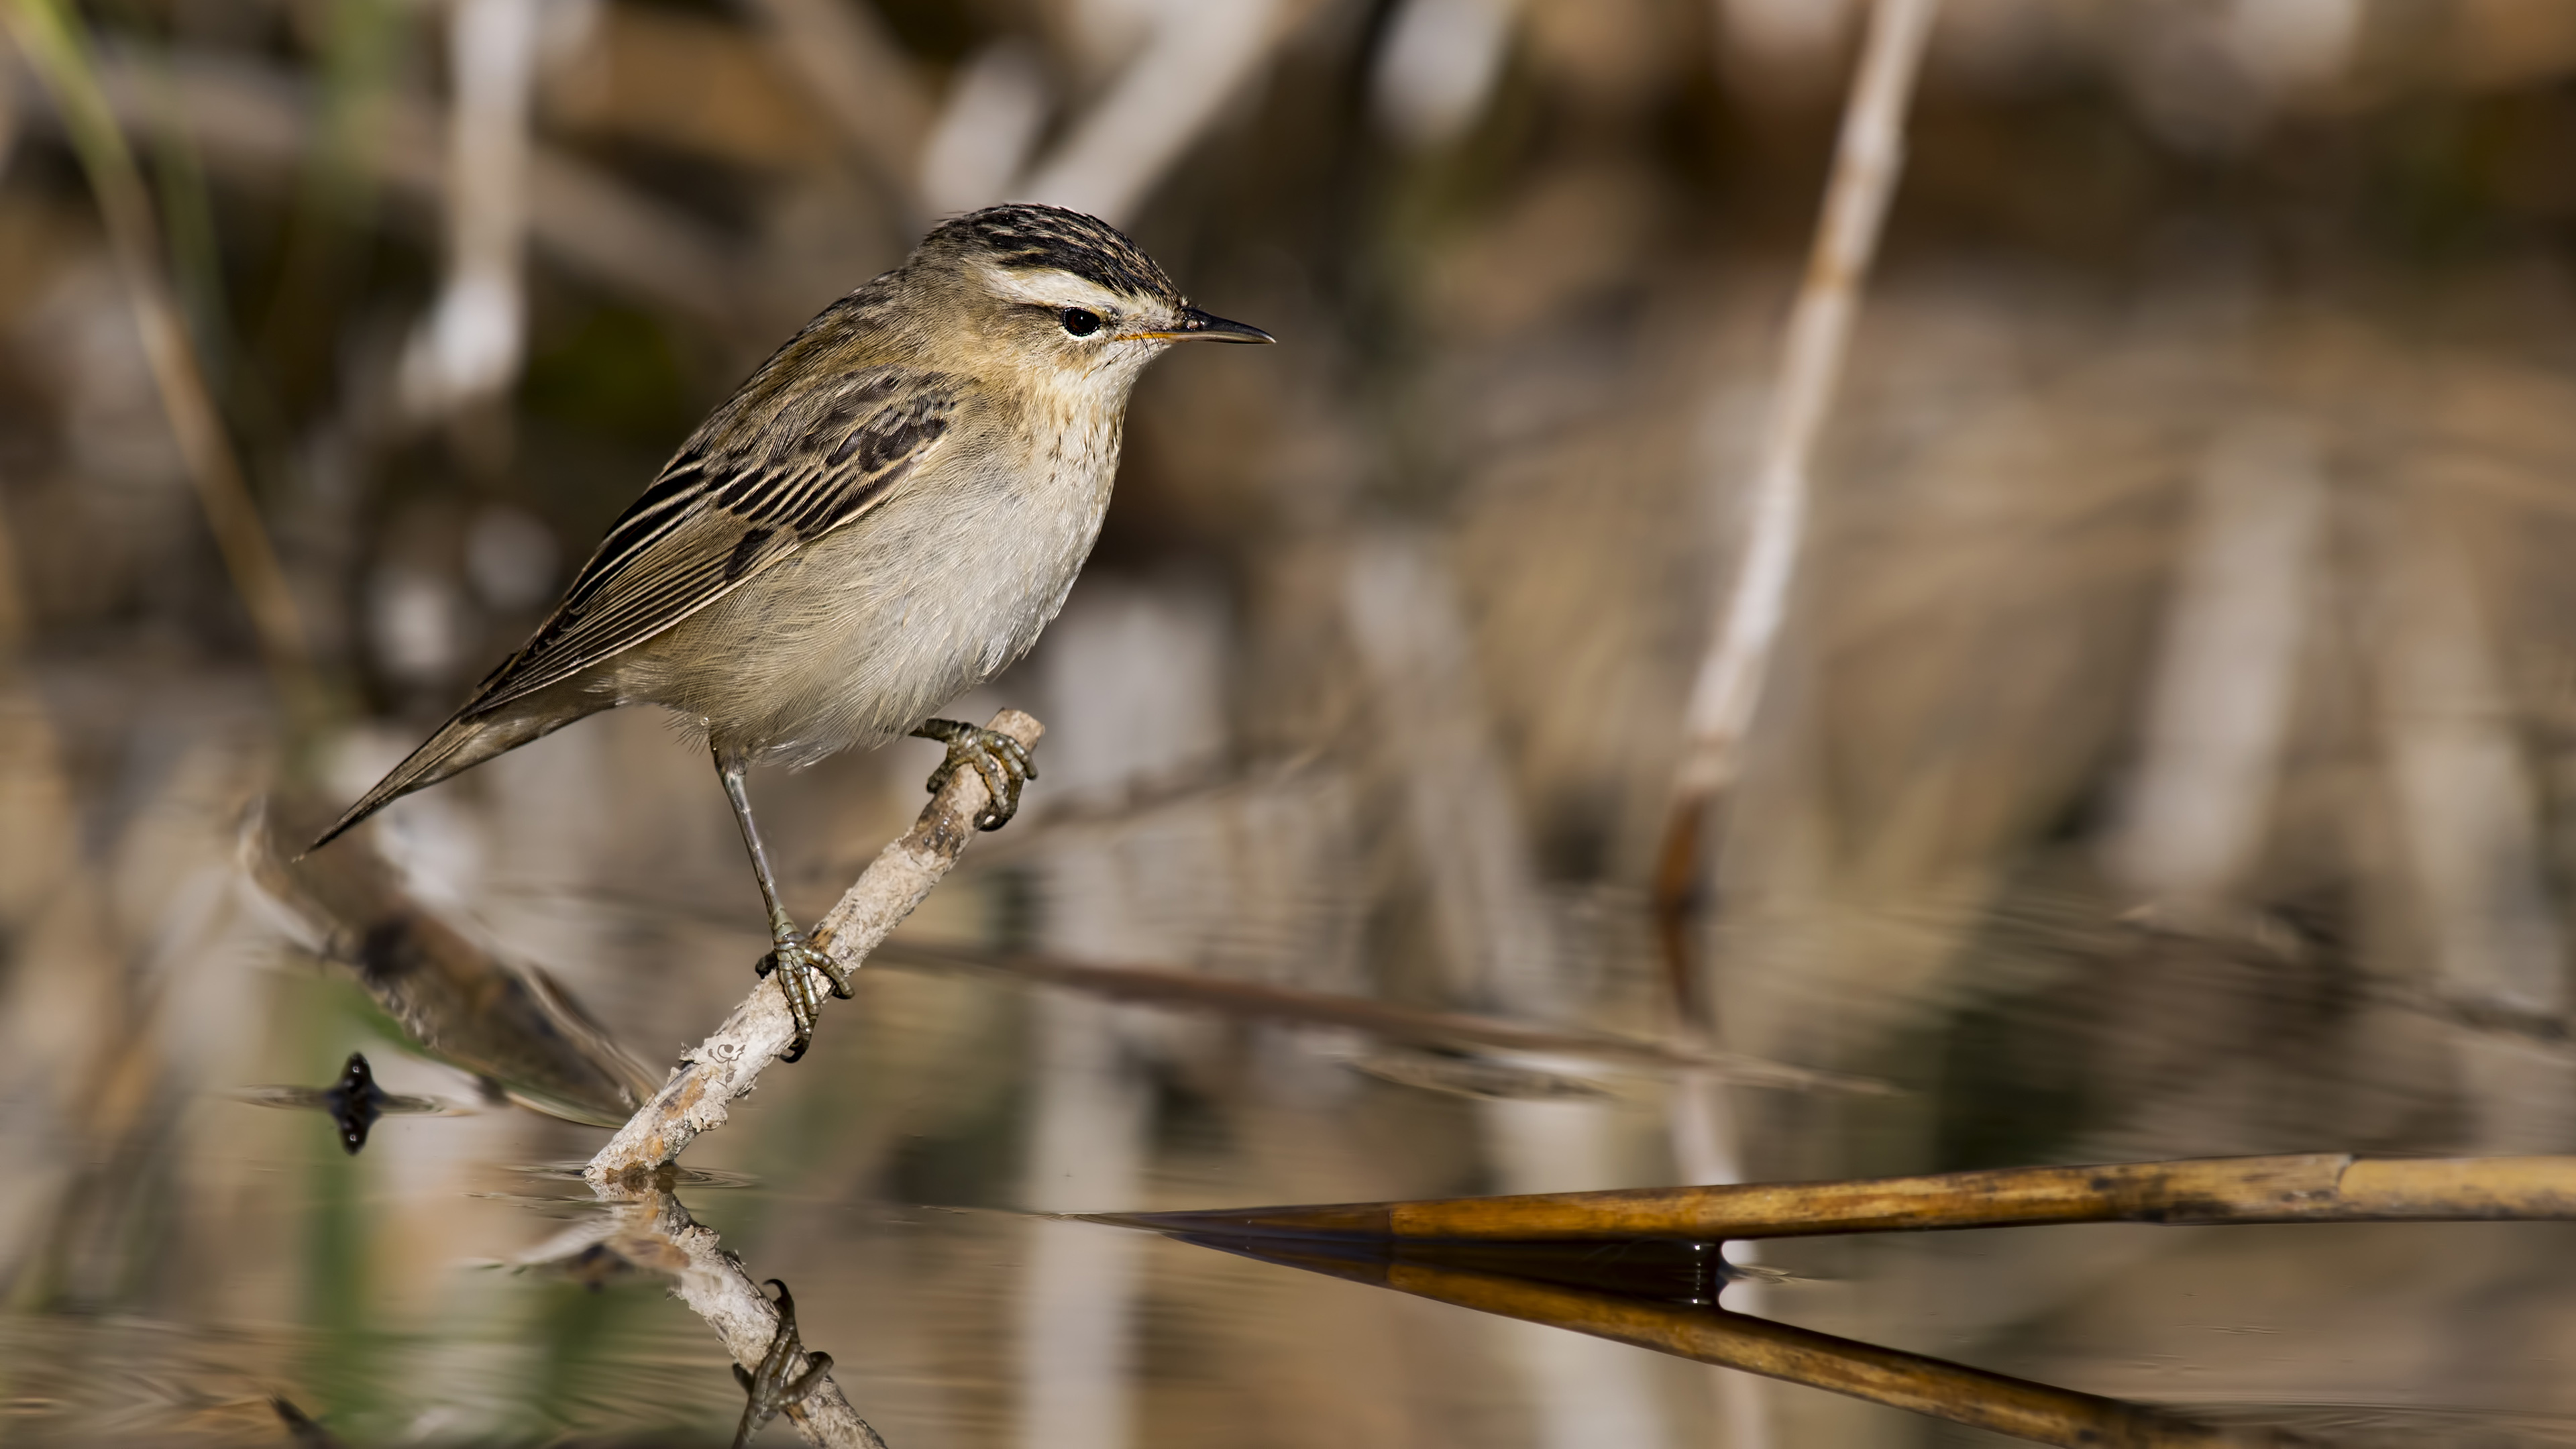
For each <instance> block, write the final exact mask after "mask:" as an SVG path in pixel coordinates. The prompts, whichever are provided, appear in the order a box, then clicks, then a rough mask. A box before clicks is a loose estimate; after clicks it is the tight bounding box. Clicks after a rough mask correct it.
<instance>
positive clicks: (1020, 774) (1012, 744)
mask: <svg viewBox="0 0 2576 1449" xmlns="http://www.w3.org/2000/svg"><path fill="white" fill-rule="evenodd" d="M913 734H914V735H916V736H918V737H920V738H922V739H929V740H938V741H940V742H942V743H944V744H946V745H947V746H948V758H946V759H945V760H942V761H940V763H939V768H938V769H936V770H933V771H931V772H930V793H932V794H934V795H936V794H938V793H939V792H940V791H941V790H942V789H945V788H946V787H947V785H948V782H949V781H950V780H952V779H955V778H956V776H957V769H958V767H959V766H960V765H964V766H969V767H971V768H972V769H973V770H974V771H975V773H976V775H977V776H978V777H980V778H981V779H982V780H983V782H984V790H985V793H986V795H987V796H988V797H989V798H988V799H987V800H986V802H985V804H984V808H983V809H982V810H980V811H978V812H976V815H975V828H976V829H978V830H999V829H1001V828H1002V827H1003V826H1005V825H1007V824H1009V823H1010V821H1011V817H1012V816H1014V815H1016V814H1018V813H1019V809H1020V787H1021V786H1023V785H1025V784H1026V783H1027V782H1029V781H1031V780H1034V779H1036V778H1037V777H1038V767H1037V761H1036V760H1035V759H1033V758H1031V756H1030V754H1029V747H1028V746H1026V745H1024V744H1021V743H1020V742H1019V741H1018V740H1015V739H1013V738H1011V737H1010V736H1009V735H1006V734H1003V733H1002V732H1001V731H999V730H988V729H985V728H983V727H981V726H979V725H970V724H964V723H961V722H959V721H957V720H953V719H934V720H929V721H927V722H925V723H924V724H923V725H922V727H921V728H919V729H917V730H914V731H913Z"/></svg>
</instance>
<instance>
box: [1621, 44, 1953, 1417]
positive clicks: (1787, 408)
mask: <svg viewBox="0 0 2576 1449" xmlns="http://www.w3.org/2000/svg"><path fill="white" fill-rule="evenodd" d="M1937 9H1938V0H1877V3H1876V4H1875V5H1874V6H1873V7H1872V9H1871V12H1870V23H1869V33H1868V36H1867V38H1866V40H1865V41H1864V44H1863V49H1862V53H1861V61H1860V70H1859V73H1858V75H1857V76H1856V77H1855V79H1854V80H1853V83H1852V87H1851V90H1850V92H1849V94H1848V95H1847V96H1846V97H1845V99H1844V105H1843V118H1842V130H1841V134H1840V137H1839V138H1838V140H1837V143H1836V147H1835V155H1834V170H1833V176H1832V179H1831V180H1830V181H1829V182H1828V183H1827V187H1826V191H1825V204H1824V214H1823V216H1822V217H1821V219H1820V220H1819V222H1818V224H1817V228H1816V235H1815V240H1814V242H1813V244H1812V246H1811V247H1810V249H1809V252H1808V257H1807V271H1806V276H1805V278H1804V280H1803V281H1802V282H1801V283H1800V286H1799V289H1798V298H1797V301H1796V303H1795V305H1794V306H1793V307H1792V309H1791V311H1790V314H1789V326H1788V331H1787V334H1786V336H1785V337H1784V339H1783V341H1782V345H1781V352H1780V368H1779V373H1778V376H1777V378H1776V380H1775V381H1774V383H1773V387H1772V393H1771V400H1770V409H1769V413H1768V415H1767V416H1766V418H1765V419H1764V425H1763V434H1762V442H1761V450H1760V452H1759V453H1758V454H1757V459H1758V461H1757V464H1756V471H1755V473H1754V478H1753V486H1752V489H1751V492H1750V499H1749V503H1750V507H1749V509H1748V513H1749V517H1748V519H1747V532H1746V536H1745V543H1744V552H1743V557H1742V558H1741V560H1740V561H1739V562H1738V564H1737V566H1736V572H1735V581H1734V585H1733V587H1732V588H1731V589H1730V590H1729V591H1728V593H1727V596H1726V598H1725V601H1724V603H1723V604H1722V606H1721V607H1720V610H1719V613H1718V617H1717V620H1716V624H1715V628H1714V630H1713V632H1712V634H1711V637H1710V640H1709V644H1708V651H1707V653H1706V654H1705V655H1703V656H1702V658H1701V660H1700V668H1699V676H1698V678H1697V680H1696V681H1695V682H1694V683H1693V685H1692V689H1691V696H1690V704H1689V712H1688V714H1687V715H1686V716H1685V717H1684V721H1683V730H1684V739H1683V744H1682V749H1681V759H1680V763H1679V766H1678V768H1677V769H1676V771H1675V775H1674V781H1673V803H1672V811H1671V814H1670V816H1669V819H1668V823H1667V825H1666V827H1665V832H1664V844H1663V851H1662V856H1661V859H1660V861H1659V863H1658V866H1657V870H1656V880H1655V893H1654V907H1655V925H1656V935H1657V939H1658V941H1659V944H1660V945H1661V947H1662V949H1663V955H1664V966H1665V971H1666V975H1667V979H1668V982H1669V989H1670V991H1671V994H1672V1000H1673V1010H1674V1017H1675V1020H1676V1022H1677V1023H1678V1026H1679V1030H1680V1032H1681V1035H1682V1037H1683V1039H1684V1040H1685V1041H1687V1042H1691V1043H1705V1042H1706V1041H1708V1040H1709V1039H1710V1038H1711V1037H1712V1036H1713V1033H1714V1026H1713V1023H1712V1022H1711V1021H1710V1020H1709V1017H1708V1011H1707V1007H1706V1003H1705V1002H1704V1001H1703V999H1702V991H1701V989H1700V983H1699V981H1698V975H1699V973H1698V970H1697V968H1696V963H1695V961H1694V959H1693V952H1692V949H1691V947H1692V933H1693V930H1694V927H1695V926H1696V924H1697V921H1696V919H1695V918H1696V916H1697V911H1696V906H1697V904H1698V901H1699V899H1700V894H1701V890H1702V888H1703V883H1704V882H1706V881H1707V880H1708V879H1709V878H1710V877H1711V875H1712V874H1713V868H1712V864H1711V862H1710V861H1708V860H1707V859H1706V858H1705V857H1706V856H1707V855H1708V854H1710V853H1711V852H1710V851H1708V850H1707V849H1705V846H1706V845H1707V842H1708V840H1709V838H1711V837H1713V836H1714V834H1715V830H1714V829H1713V827H1712V817H1713V816H1715V815H1716V814H1717V813H1718V809H1719V807H1720V805H1721V804H1722V803H1723V801H1724V799H1725V797H1726V795H1727V792H1728V791H1729V789H1730V788H1731V787H1732V786H1733V785H1734V783H1735V781H1736V779H1737V777H1738V775H1739V774H1740V773H1741V772H1742V769H1743V756H1744V741H1745V736H1746V734H1747V733H1748V732H1749V731H1750V730H1751V728H1752V725H1753V720H1754V716H1755V714H1756V713H1757V711H1758V710H1759V707H1760V705H1761V701H1762V690H1763V685H1764V683H1765V681H1766V680H1767V679H1768V678H1769V676H1770V673H1771V660H1772V656H1773V655H1774V654H1775V653H1777V652H1778V646H1779V641H1780V635H1781V631H1782V628H1783V626H1784V624H1785V623H1786V621H1787V618H1788V610H1789V594H1790V589H1791V587H1792V585H1793V584H1794V583H1795V582H1796V579H1797V569H1798V558H1799V554H1800V553H1801V551H1802V549H1803V547H1804V544H1805V538H1806V530H1807V512H1808V504H1807V495H1808V477H1809V473H1810V469H1811V466H1812V461H1813V458H1814V456H1815V449H1816V439H1817V436H1818V435H1819V434H1820V433H1822V432H1823V430H1824V423H1825V417H1826V414H1827V412H1828V411H1829V409H1830V408H1831V407H1832V404H1833V399H1834V389H1835V385H1836V383H1837V382H1838V381H1839V379H1840V377H1841V374H1842V365H1843V355H1844V353H1845V351H1846V350H1847V349H1848V347H1849V344H1850V339H1851V329H1852V319H1853V318H1854V316H1855V315H1856V314H1857V313H1858V312H1859V309H1860V285H1861V281H1862V279H1863V278H1864V277H1866V276H1867V275H1868V272H1869V264H1870V260H1871V258H1872V256H1873V255H1874V254H1875V253H1876V251H1877V249H1878V236H1879V231H1880V228H1881V226H1882V225H1883V224H1884V222H1885V221H1886V218H1887V207H1888V201H1889V198H1890V197H1892V196H1893V195H1894V194H1895V190H1896V179H1897V176H1898V173H1899V172H1900V171H1901V170H1902V168H1903V162H1904V152H1905V111H1906V104H1907V101H1908V99H1909V98H1910V97H1911V95H1912V93H1913V89H1914V77H1915V73H1916V72H1917V71H1918V70H1919V69H1920V68H1921V66H1922V60H1923V48H1924V42H1925V41H1926V39H1927V38H1928V37H1929V36H1930V34H1931V30H1932V18H1933V14H1934V12H1935V11H1936V10H1937ZM1665 1125H1666V1131H1667V1135H1668V1136H1669V1138H1670V1140H1671V1142H1672V1150H1673V1159H1674V1164H1675V1166H1676V1167H1677V1168H1678V1169H1679V1170H1680V1171H1681V1172H1682V1173H1683V1174H1684V1175H1685V1176H1686V1177H1688V1178H1689V1179H1690V1180H1692V1181H1694V1182H1734V1181H1739V1180H1741V1179H1742V1177H1743V1161H1742V1147H1743V1143H1742V1136H1743V1134H1742V1131H1741V1129H1740V1126H1739V1124H1738V1123H1737V1122H1736V1120H1735V1116H1734V1113H1733V1111H1732V1109H1731V1104H1730V1103H1729V1102H1728V1100H1727V1098H1726V1095H1725V1090H1724V1087H1723V1085H1722V1084H1721V1083H1720V1082H1719V1081H1718V1079H1717V1078H1716V1077H1714V1076H1713V1075H1711V1074H1709V1073H1705V1072H1690V1073H1685V1074H1684V1075H1683V1076H1682V1077H1681V1078H1680V1079H1679V1080H1677V1081H1676V1082H1675V1083H1674V1084H1673V1092H1672V1095H1671V1097H1670V1098H1669V1105H1668V1108H1667V1114H1666V1119H1665ZM1758 1291H1759V1290H1758V1287H1757V1286H1755V1285H1744V1286H1742V1287H1740V1288H1739V1289H1738V1290H1737V1292H1736V1294H1735V1295H1734V1302H1735V1306H1737V1307H1739V1308H1741V1309H1742V1310H1744V1311H1747V1312H1758V1311H1760V1309H1759V1304H1758V1303H1756V1302H1752V1301H1749V1300H1751V1299H1752V1298H1753V1297H1754V1296H1755V1295H1756V1294H1758ZM1717 1393H1718V1397H1719V1402H1718V1411H1719V1415H1720V1417H1721V1419H1722V1420H1723V1422H1724V1423H1725V1425H1726V1436H1727V1440H1728V1442H1729V1443H1730V1444H1731V1445H1733V1446H1735V1449H1763V1446H1766V1445H1768V1444H1769V1443H1770V1442H1771V1435H1770V1431H1769V1425H1768V1423H1767V1416H1766V1415H1765V1413H1764V1405H1763V1402H1762V1396H1761V1395H1760V1394H1759V1392H1758V1391H1757V1388H1756V1386H1755V1385H1754V1384H1753V1383H1752V1382H1751V1381H1749V1380H1738V1379H1735V1378H1732V1377H1729V1378H1727V1379H1724V1380H1721V1381H1720V1382H1719V1384H1718V1385H1717Z"/></svg>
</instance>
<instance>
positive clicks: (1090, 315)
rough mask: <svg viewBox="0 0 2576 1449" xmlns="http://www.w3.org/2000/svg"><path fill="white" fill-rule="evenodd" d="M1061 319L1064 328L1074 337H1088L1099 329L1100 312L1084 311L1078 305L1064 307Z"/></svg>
mask: <svg viewBox="0 0 2576 1449" xmlns="http://www.w3.org/2000/svg"><path fill="white" fill-rule="evenodd" d="M1061 320H1062V321H1063V323H1064V330H1065V331H1067V332H1070V333H1072V334H1073V335H1074V336H1076V337H1088V336H1090V335H1091V334H1092V333H1094V332H1097V331H1099V330H1100V314H1099V313H1097V312H1085V311H1084V310H1082V309H1081V308H1080V307H1067V308H1065V309H1064V316H1063V318H1062V319H1061Z"/></svg>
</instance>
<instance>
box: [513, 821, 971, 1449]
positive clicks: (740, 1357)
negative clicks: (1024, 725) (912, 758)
mask: <svg viewBox="0 0 2576 1449" xmlns="http://www.w3.org/2000/svg"><path fill="white" fill-rule="evenodd" d="M958 773H960V774H962V775H966V776H968V777H969V778H971V777H972V776H973V773H974V772H973V771H971V770H961V771H959V772H958ZM979 788H980V787H979ZM975 803H976V804H977V805H979V806H980V805H981V804H982V803H983V802H982V800H981V799H980V798H979V799H978V800H977V801H976V802H975ZM671 1177H672V1175H671V1174H669V1173H668V1172H667V1171H665V1172H663V1173H658V1174H657V1173H650V1172H639V1173H637V1174H636V1175H635V1184H636V1185H635V1187H634V1189H633V1190H632V1191H618V1190H611V1191H606V1192H603V1194H602V1196H603V1197H604V1198H605V1199H606V1206H607V1211H608V1213H609V1218H608V1221H607V1222H606V1223H605V1224H600V1223H595V1222H593V1223H584V1224H581V1225H579V1226H577V1227H575V1228H573V1229H572V1230H571V1231H569V1232H566V1233H565V1234H563V1235H562V1236H560V1237H558V1238H557V1239H556V1240H555V1242H554V1243H553V1244H552V1245H551V1251H552V1253H553V1255H554V1257H555V1260H557V1261H563V1260H571V1259H577V1258H580V1257H582V1256H583V1255H584V1254H586V1253H592V1252H595V1251H596V1250H598V1249H600V1248H605V1249H607V1250H608V1251H609V1252H611V1253H614V1254H616V1255H617V1256H618V1257H620V1258H622V1259H624V1260H626V1261H627V1262H629V1263H632V1264H633V1265H635V1266H636V1267H638V1268H641V1269H643V1270H645V1271H646V1272H651V1273H659V1274H661V1275H663V1276H665V1277H667V1278H669V1279H670V1280H671V1281H672V1292H673V1294H674V1295H675V1296H677V1297H678V1298H679V1299H680V1301H681V1302H683V1303H686V1304H688V1305H689V1307H690V1309H691V1310H693V1311H694V1312H696V1314H697V1315H698V1316H699V1317H700V1318H703V1319H705V1320H706V1321H707V1324H708V1326H709V1327H711V1328H713V1329H714V1330H715V1331H716V1336H717V1337H718V1338H720V1339H722V1340H724V1346H725V1348H726V1350H727V1351H728V1352H730V1353H732V1355H733V1357H734V1362H735V1364H736V1365H737V1368H736V1372H737V1374H739V1373H740V1372H741V1370H740V1367H739V1366H740V1365H742V1364H756V1365H761V1366H762V1372H763V1373H766V1372H767V1371H768V1367H769V1363H768V1361H769V1360H770V1359H771V1358H772V1357H773V1356H777V1351H778V1350H779V1348H780V1346H781V1344H782V1343H784V1344H785V1345H786V1347H787V1355H788V1356H793V1355H794V1354H795V1353H796V1352H797V1351H798V1346H797V1345H796V1343H795V1319H794V1317H793V1315H794V1312H795V1308H794V1302H793V1300H791V1299H789V1298H788V1297H787V1295H786V1293H785V1290H784V1289H783V1288H782V1289H781V1291H780V1294H779V1300H780V1301H778V1302H775V1303H773V1302H771V1301H770V1299H769V1297H768V1296H767V1295H766V1294H764V1293H762V1292H761V1290H760V1286H759V1285H758V1284H756V1283H754V1282H753V1281H752V1278H751V1275H750V1274H749V1273H747V1272H745V1271H744V1270H743V1266H742V1263H741V1261H740V1260H738V1259H736V1258H735V1257H734V1256H733V1255H732V1254H731V1253H728V1252H726V1251H725V1250H724V1245H723V1243H722V1242H721V1241H720V1240H719V1239H718V1238H717V1237H716V1234H715V1230H714V1229H712V1228H709V1227H706V1226H704V1225H703V1224H701V1223H699V1222H697V1221H696V1220H695V1219H693V1218H691V1217H690V1216H689V1210H688V1209H687V1208H685V1207H683V1206H681V1205H680V1200H679V1199H678V1198H677V1197H674V1196H672V1194H671V1192H670V1188H669V1183H670V1181H671ZM547 1251H548V1250H540V1252H539V1253H536V1254H531V1255H529V1259H527V1260H523V1264H524V1265H528V1266H533V1265H534V1263H535V1262H536V1261H542V1260H544V1259H545V1257H546V1256H547ZM782 1308H783V1309H785V1310H786V1311H785V1312H784V1313H782V1312H781V1309H782ZM782 1329H783V1330H784V1332H782ZM815 1360H819V1362H816V1361H815ZM815 1360H807V1361H806V1363H807V1373H809V1374H810V1375H811V1377H810V1379H804V1378H801V1377H799V1376H789V1381H788V1382H787V1383H786V1387H787V1388H788V1389H789V1392H787V1393H785V1394H783V1395H780V1394H773V1395H772V1403H771V1412H773V1413H783V1414H785V1415H786V1416H787V1420H788V1422H789V1423H791V1424H793V1425H795V1426H796V1431H797V1433H799V1434H801V1435H803V1436H804V1438H805V1441H806V1442H807V1443H809V1444H818V1445H823V1446H826V1449H885V1441H884V1440H883V1439H881V1438H878V1437H877V1432H876V1430H874V1429H871V1428H869V1427H868V1425H867V1421H866V1420H864V1419H861V1418H860V1417H859V1415H858V1411H857V1410H855V1409H853V1408H851V1407H850V1401H849V1400H848V1399H847V1398H846V1397H844V1396H843V1395H842V1393H841V1389H840V1386H839V1385H838V1384H835V1383H834V1382H832V1376H831V1374H830V1373H829V1372H828V1369H829V1367H830V1364H831V1360H830V1358H829V1357H827V1356H824V1355H816V1356H815ZM785 1362H786V1359H785V1357H781V1358H780V1363H781V1364H782V1365H783V1364H785ZM759 1392H760V1391H759V1390H758V1389H757V1388H755V1389H754V1390H753V1393H754V1396H755V1397H754V1399H753V1405H752V1407H754V1408H757V1407H759V1405H760V1399H759V1397H758V1395H759ZM745 1417H746V1420H748V1419H749V1417H750V1416H749V1415H748V1414H746V1416H745ZM753 1427H755V1428H756V1427H757V1425H756V1424H754V1425H753ZM735 1442H737V1443H740V1442H741V1440H740V1439H737V1440H736V1441H735Z"/></svg>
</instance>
